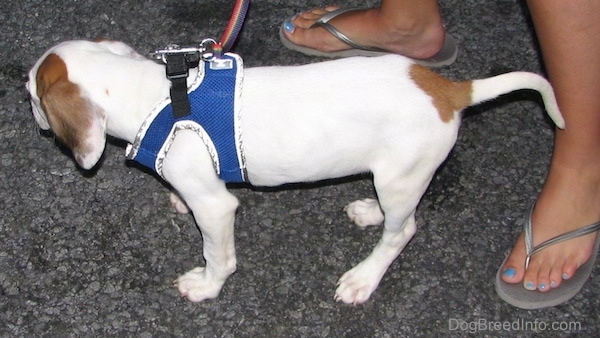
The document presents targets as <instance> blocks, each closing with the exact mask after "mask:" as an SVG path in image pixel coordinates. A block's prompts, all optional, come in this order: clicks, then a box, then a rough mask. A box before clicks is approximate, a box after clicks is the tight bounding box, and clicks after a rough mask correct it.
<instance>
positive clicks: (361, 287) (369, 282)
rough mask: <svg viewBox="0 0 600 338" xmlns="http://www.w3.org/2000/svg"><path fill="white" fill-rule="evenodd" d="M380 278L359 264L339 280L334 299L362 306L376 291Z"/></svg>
mask: <svg viewBox="0 0 600 338" xmlns="http://www.w3.org/2000/svg"><path fill="white" fill-rule="evenodd" d="M381 277H382V276H381V274H380V273H378V272H377V271H372V270H371V269H369V267H368V266H367V265H366V264H364V263H360V264H358V265H357V266H355V267H354V268H353V269H352V270H350V271H348V272H346V273H345V274H344V275H343V276H342V277H341V278H340V280H339V281H338V288H337V290H336V291H335V297H334V298H335V300H336V301H337V302H343V303H346V304H352V305H355V306H356V305H359V304H363V303H364V302H366V301H367V300H369V297H371V294H372V293H373V291H375V289H377V286H378V285H379V281H380V280H381Z"/></svg>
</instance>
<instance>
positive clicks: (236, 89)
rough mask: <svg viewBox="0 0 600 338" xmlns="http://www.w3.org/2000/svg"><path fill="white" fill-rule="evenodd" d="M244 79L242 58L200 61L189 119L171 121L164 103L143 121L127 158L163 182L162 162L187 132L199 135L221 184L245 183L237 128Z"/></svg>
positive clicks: (168, 102)
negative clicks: (183, 130) (172, 145)
mask: <svg viewBox="0 0 600 338" xmlns="http://www.w3.org/2000/svg"><path fill="white" fill-rule="evenodd" d="M242 74H243V65H242V59H241V58H240V57H239V56H238V55H236V54H232V53H226V54H224V55H222V56H221V57H220V58H218V59H215V60H213V61H210V62H204V61H201V62H200V66H199V71H198V76H197V77H196V78H195V79H194V81H193V83H192V84H191V85H189V86H188V97H189V101H190V107H191V109H190V111H191V113H190V115H187V116H184V117H181V118H176V117H174V115H173V107H172V104H171V99H170V98H168V97H167V98H165V99H164V100H163V101H161V102H160V103H159V104H158V105H157V106H156V107H155V108H154V110H153V111H152V112H151V113H150V115H149V116H148V118H147V119H146V121H144V123H143V124H142V127H141V128H140V131H139V132H138V134H137V136H136V139H135V141H134V143H133V144H130V145H129V146H128V147H127V159H130V160H134V161H136V162H138V163H140V164H142V165H144V166H146V167H148V168H150V169H152V170H154V171H155V172H156V173H158V174H159V175H160V176H161V177H162V176H163V174H162V164H163V160H164V158H165V157H166V155H167V152H168V151H169V148H170V147H171V144H172V143H173V140H174V139H175V136H176V134H177V131H179V130H182V129H187V130H192V131H194V132H196V133H197V134H198V135H199V136H200V138H201V139H202V141H203V142H204V144H205V145H206V147H207V149H208V152H209V153H210V155H211V157H212V160H213V165H214V167H215V171H216V172H217V175H219V177H220V178H221V179H222V180H223V181H225V182H245V181H246V176H247V175H246V173H245V161H244V156H243V152H242V140H241V136H242V135H241V123H240V96H241V85H242Z"/></svg>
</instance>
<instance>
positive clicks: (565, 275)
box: [562, 273, 571, 279]
mask: <svg viewBox="0 0 600 338" xmlns="http://www.w3.org/2000/svg"><path fill="white" fill-rule="evenodd" d="M569 278H571V276H569V275H568V274H566V273H563V274H562V279H569Z"/></svg>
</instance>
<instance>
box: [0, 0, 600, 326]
mask: <svg viewBox="0 0 600 338" xmlns="http://www.w3.org/2000/svg"><path fill="white" fill-rule="evenodd" d="M232 4H233V1H224V0H217V1H215V0H213V1H206V0H203V1H191V0H170V1H165V0H143V1H133V0H124V1H120V0H101V1H100V0H89V1H78V0H70V1H64V0H63V1H53V2H50V1H39V0H23V1H19V2H18V5H14V4H13V5H8V4H7V3H6V2H5V3H3V4H2V5H0V6H1V9H0V22H2V30H1V31H0V50H1V51H2V52H1V53H2V59H1V60H0V98H1V103H0V147H1V151H0V199H1V200H2V210H1V211H0V213H1V217H0V336H2V337H32V336H49V337H50V336H52V337H75V336H84V337H101V336H131V337H215V336H218V337H283V336H285V337H319V336H330V337H344V336H349V337H401V336H422V335H424V336H463V335H470V334H471V333H477V334H478V335H482V336H483V335H485V336H513V335H515V334H518V335H520V336H534V335H536V334H537V333H540V332H543V333H546V334H548V335H549V336H564V335H573V336H586V335H587V336H589V335H591V334H592V333H594V332H597V331H599V330H600V325H599V316H600V311H598V309H599V308H600V299H599V297H598V295H599V293H600V278H599V276H598V274H597V272H595V273H593V276H592V278H591V279H590V281H589V282H588V283H587V285H586V286H585V288H584V289H583V291H582V292H581V293H580V294H578V295H577V296H576V297H575V298H574V299H572V300H571V301H569V302H568V303H566V304H564V305H561V306H558V307H555V308H551V309H546V310H538V311H525V310H520V309H516V308H514V307H511V306H510V305H508V304H505V303H504V302H503V301H501V300H500V299H499V298H498V297H497V296H496V293H495V291H494V278H495V274H496V269H497V268H498V266H499V264H500V263H501V262H502V260H503V258H504V256H505V254H506V253H507V251H508V250H509V249H510V248H511V246H512V244H513V242H514V240H515V238H516V236H517V234H518V233H519V231H520V226H521V225H522V221H521V217H522V215H523V214H524V213H526V212H527V210H528V208H529V206H530V204H531V203H532V202H533V201H534V200H535V198H536V196H537V193H538V192H539V190H540V187H541V185H542V183H543V181H544V177H545V174H546V170H547V165H548V161H549V158H550V154H551V149H552V148H551V147H552V138H553V128H552V126H551V124H550V123H549V120H548V118H547V117H546V116H545V114H544V113H543V110H542V109H541V107H540V105H539V102H538V100H537V98H536V96H535V95H530V94H529V93H516V94H514V95H509V96H506V97H504V98H503V99H501V100H496V101H494V102H491V103H487V104H484V105H480V106H477V107H475V108H471V109H469V110H468V111H467V113H466V116H465V118H464V122H463V127H462V129H461V132H460V136H459V140H458V142H457V144H456V147H455V149H454V151H453V152H452V153H451V154H450V156H449V158H448V160H447V161H446V162H445V163H444V164H443V165H442V167H441V168H440V169H439V171H438V173H437V175H436V176H435V178H434V179H433V182H432V184H431V186H430V188H429V190H428V191H427V193H426V195H425V196H424V198H423V201H422V203H421V204H420V207H419V208H418V212H417V221H418V224H419V227H420V228H419V231H418V232H417V235H416V236H415V238H414V239H413V241H412V242H411V243H410V244H409V246H408V248H407V249H406V250H405V252H404V253H403V254H402V255H401V257H400V258H399V259H398V260H397V261H396V262H395V263H394V264H393V265H392V266H391V267H390V269H389V271H388V273H387V274H386V275H385V277H384V278H383V280H382V282H381V284H380V286H379V288H378V290H377V291H376V292H375V293H374V294H373V296H372V297H371V300H370V301H369V302H368V303H366V304H364V305H362V306H358V307H351V306H345V305H342V304H338V303H336V302H335V301H334V300H333V293H334V290H335V284H336V281H337V278H338V277H339V276H340V275H341V274H343V272H344V271H346V270H348V269H349V268H350V267H352V266H353V265H354V264H356V263H358V262H359V261H360V260H362V259H363V258H364V257H365V256H366V255H367V254H368V253H369V252H370V250H371V248H372V247H373V245H374V244H375V243H376V241H377V240H378V238H379V236H380V231H381V230H380V229H378V228H370V229H367V230H364V231H363V230H360V229H358V228H357V227H355V226H353V225H352V224H351V223H350V221H349V220H347V219H346V217H345V215H344V214H343V212H342V209H343V207H344V205H346V204H347V203H349V202H351V201H353V200H355V199H358V198H364V197H373V196H374V191H373V188H372V184H371V180H370V178H369V177H368V176H364V177H356V178H352V179H348V180H341V181H336V182H329V183H326V184H312V185H299V186H293V187H287V188H278V189H254V188H251V187H249V186H243V185H242V186H232V191H233V193H234V194H235V195H236V196H237V197H238V198H239V200H240V201H241V207H240V208H239V212H238V214H237V219H236V234H235V239H236V246H237V252H238V271H237V272H236V273H235V274H234V275H233V276H232V277H231V278H230V279H229V280H228V282H227V283H226V285H225V287H224V289H223V291H222V292H221V295H220V296H219V298H218V299H216V300H210V301H206V302H204V303H200V304H193V303H190V302H188V301H186V300H185V299H182V298H181V297H180V296H179V295H178V293H177V291H176V290H175V289H174V288H173V287H172V281H173V280H174V279H175V278H176V277H177V276H178V275H179V274H181V273H183V272H185V271H187V270H190V269H191V268H193V267H195V266H198V265H201V264H202V263H203V259H202V255H201V244H202V239H201V236H200V234H199V232H198V230H197V228H196V226H195V224H194V221H193V219H192V217H191V216H186V215H177V214H175V213H174V212H173V211H172V210H171V209H170V206H169V203H168V200H167V189H166V188H165V186H164V185H163V184H162V183H161V182H160V181H159V180H158V179H157V178H156V177H153V176H152V175H149V174H147V173H145V172H143V171H142V170H140V169H139V168H138V167H136V166H134V165H132V164H130V163H127V162H126V161H125V156H124V145H123V144H122V143H121V142H117V141H111V142H110V144H109V145H108V146H107V149H106V152H105V155H104V158H103V163H102V165H101V166H100V168H99V170H97V171H94V172H91V173H86V172H83V171H81V170H80V169H78V168H77V166H76V165H75V163H74V161H73V160H72V158H71V157H70V154H69V152H68V151H66V150H65V149H63V148H61V147H59V146H57V144H56V143H55V142H54V140H53V138H52V137H51V136H49V135H46V134H40V132H39V131H38V129H37V128H36V125H35V123H34V120H33V118H32V116H31V112H30V106H29V103H28V96H27V93H26V91H25V88H24V83H25V81H26V72H27V70H28V69H29V68H30V67H31V65H32V64H33V63H34V62H35V60H36V59H37V58H38V57H39V56H40V55H41V54H42V53H43V52H44V51H45V50H46V49H47V48H49V47H51V46H52V45H54V44H56V43H58V42H61V41H64V40H71V39H94V38H97V37H106V38H110V39H116V40H122V41H125V42H127V43H128V44H130V45H132V46H134V47H135V48H136V49H137V50H139V51H141V52H146V51H150V50H152V49H154V48H158V47H163V46H165V45H166V44H168V43H171V42H180V43H190V42H191V43H193V42H198V41H199V40H200V39H202V38H205V37H219V36H220V34H221V32H222V30H223V29H224V26H225V24H226V22H227V20H228V19H229V14H230V10H231V8H232ZM323 4H324V3H322V2H320V1H298V0H294V1H281V0H255V1H253V2H252V5H251V9H250V11H249V14H248V17H247V20H246V23H245V28H244V30H243V32H242V34H241V35H240V37H239V41H238V43H237V44H236V45H235V47H234V50H235V51H236V52H238V53H240V54H241V55H242V57H243V58H244V60H245V64H246V66H247V67H252V66H262V65H291V64H304V63H309V62H316V61H319V59H318V58H312V57H306V56H303V55H300V54H297V53H294V52H291V51H288V50H286V49H285V48H283V47H282V45H281V44H280V42H279V40H278V34H277V32H278V29H279V25H280V24H281V22H282V21H283V19H284V18H286V17H289V16H291V15H293V14H295V13H296V12H299V11H300V10H303V9H307V8H311V7H313V6H321V5H323ZM342 4H344V5H347V6H356V7H367V6H374V5H376V4H377V2H375V1H345V2H343V3H342ZM440 5H441V8H442V13H443V17H444V20H445V22H446V25H447V29H448V31H449V32H450V33H451V34H452V35H453V36H454V37H455V38H456V39H457V40H458V41H459V43H460V55H459V58H458V60H457V61H456V63H455V64H454V65H452V66H450V67H448V68H445V69H442V70H441V73H443V74H444V75H447V76H449V77H450V78H453V79H468V78H475V77H485V76H490V75H494V74H497V73H501V72H505V71H510V70H525V71H533V72H538V73H542V72H543V69H542V66H541V60H540V56H539V53H538V49H537V45H536V42H535V35H534V33H533V30H532V28H531V24H530V22H529V18H528V14H527V10H526V8H525V6H524V5H523V3H521V2H520V1H516V0H514V1H513V0H505V1H502V0H496V1H482V0H467V1H465V0H447V1H441V3H440ZM382 85H385V84H382ZM307 99H310V98H307ZM498 323H499V324H500V325H506V326H508V327H506V326H505V327H503V328H501V327H498V326H496V325H498ZM554 323H558V324H559V325H558V326H557V325H553V324H554ZM569 325H570V327H569ZM553 329H555V330H553Z"/></svg>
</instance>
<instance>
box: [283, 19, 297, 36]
mask: <svg viewBox="0 0 600 338" xmlns="http://www.w3.org/2000/svg"><path fill="white" fill-rule="evenodd" d="M283 29H284V30H285V31H286V32H288V33H290V34H291V33H294V31H295V30H296V26H294V24H293V23H291V22H290V21H286V22H284V23H283Z"/></svg>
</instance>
